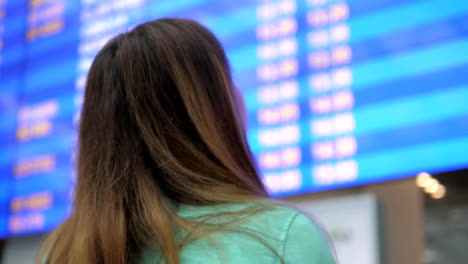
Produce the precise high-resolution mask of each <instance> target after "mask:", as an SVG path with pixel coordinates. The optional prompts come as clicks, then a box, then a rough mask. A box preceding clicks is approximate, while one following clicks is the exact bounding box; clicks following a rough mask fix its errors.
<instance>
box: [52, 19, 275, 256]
mask: <svg viewBox="0 0 468 264" xmlns="http://www.w3.org/2000/svg"><path fill="white" fill-rule="evenodd" d="M239 100H240V98H239V95H238V93H237V91H236V90H235V88H234V85H233V82H232V80H231V76H230V70H229V65H228V62H227V59H226V56H225V54H224V51H223V49H222V47H221V45H220V43H219V42H218V40H217V39H216V38H215V37H214V36H213V35H212V34H211V33H210V32H209V31H208V30H207V29H205V28H204V27H203V26H201V25H199V24H198V23H196V22H194V21H191V20H184V19H160V20H156V21H151V22H148V23H145V24H142V25H140V26H138V27H136V28H135V29H133V30H132V31H130V32H128V33H125V34H121V35H119V36H117V37H115V38H113V39H112V40H110V41H109V42H108V43H107V44H106V45H105V46H104V48H102V50H101V51H100V52H99V53H98V54H97V56H96V58H95V59H94V62H93V64H92V66H91V69H90V71H89V74H88V81H87V84H86V92H85V100H84V105H83V109H82V113H81V123H80V130H79V146H78V160H77V174H78V180H77V186H76V193H75V202H74V208H73V212H72V215H71V216H70V218H69V219H68V220H67V221H66V222H65V223H64V224H63V225H62V226H60V227H59V228H58V229H57V230H56V231H55V232H54V234H53V235H52V236H51V237H50V238H49V240H48V243H47V244H46V246H45V250H44V252H47V254H48V257H47V261H48V262H49V263H109V264H110V263H112V264H118V263H134V262H136V259H137V257H138V252H139V249H141V248H142V247H155V248H156V249H158V250H160V251H161V254H162V255H163V257H164V258H165V259H166V261H167V263H177V262H178V256H177V247H178V245H177V241H176V240H175V239H174V235H175V234H174V228H173V227H177V226H178V224H181V223H183V221H182V220H181V219H179V217H178V216H177V215H176V212H175V210H176V207H177V205H178V204H194V205H208V204H217V203H223V202H233V201H242V200H246V199H250V198H254V197H260V196H265V195H266V193H265V190H264V187H263V185H262V183H261V181H260V179H259V177H258V173H257V171H256V168H255V165H254V162H253V158H252V156H251V153H250V150H249V148H248V146H247V142H246V136H245V129H244V123H243V122H242V121H243V120H242V118H241V116H242V111H243V109H241V107H240V105H241V103H240V102H239Z"/></svg>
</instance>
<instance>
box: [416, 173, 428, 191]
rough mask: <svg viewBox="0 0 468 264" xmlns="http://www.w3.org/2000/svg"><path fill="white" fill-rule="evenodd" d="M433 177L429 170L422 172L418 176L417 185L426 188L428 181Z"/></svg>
mask: <svg viewBox="0 0 468 264" xmlns="http://www.w3.org/2000/svg"><path fill="white" fill-rule="evenodd" d="M430 179H432V177H431V175H430V174H429V173H427V172H421V173H419V174H418V176H416V185H417V186H418V187H420V188H424V186H426V184H427V183H426V182H427V181H428V180H430Z"/></svg>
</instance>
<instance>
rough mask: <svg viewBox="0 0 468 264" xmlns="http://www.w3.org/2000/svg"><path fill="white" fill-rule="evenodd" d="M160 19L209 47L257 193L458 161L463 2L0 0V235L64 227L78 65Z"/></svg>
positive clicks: (408, 172)
mask: <svg viewBox="0 0 468 264" xmlns="http://www.w3.org/2000/svg"><path fill="white" fill-rule="evenodd" d="M160 17H183V18H192V19H196V20H198V21H199V22H201V23H202V24H204V25H206V26H207V27H208V28H210V29H211V30H212V31H213V32H214V33H215V34H216V35H217V36H218V38H219V39H220V40H221V42H222V43H223V45H224V47H225V48H226V51H227V53H228V56H229V59H230V62H231V66H232V69H233V71H234V77H235V82H236V85H237V86H238V87H239V88H240V89H241V90H242V92H243V94H244V97H245V100H246V106H247V110H248V120H249V121H248V123H249V132H248V136H249V143H250V145H251V147H252V150H253V152H254V154H255V156H256V158H257V162H258V166H259V168H260V169H261V171H262V177H263V179H264V182H265V184H266V186H267V187H268V189H269V191H270V192H271V194H272V195H273V196H285V195H292V194H297V193H304V192H314V191H323V190H329V189H334V188H343V187H348V186H355V185H360V184H368V183H373V182H380V181H387V180H392V179H397V178H402V177H408V176H412V175H414V174H415V173H418V172H420V171H429V172H437V171H445V170H453V169H458V168H465V167H467V166H468V155H466V154H465V150H466V149H468V133H467V132H468V1H457V0H276V1H273V0H263V1H260V0H259V1H252V0H225V1H224V0H219V1H214V0H177V1H173V0H154V1H151V0H127V1H124V0H82V1H78V0H74V1H73V0H70V1H66V0H0V237H9V236H16V235H21V234H29V233H36V232H41V231H46V230H51V229H52V228H54V227H56V226H57V225H58V224H59V223H60V222H61V221H63V220H64V219H65V218H66V217H67V216H68V214H69V212H70V207H71V199H72V190H73V183H74V182H75V173H74V165H73V159H74V150H75V145H76V128H77V121H78V119H79V113H80V108H81V105H82V101H83V92H84V83H85V79H86V74H87V71H88V69H89V67H90V64H91V62H92V59H93V57H94V56H95V55H96V53H97V52H98V50H99V49H100V48H101V47H102V46H103V45H104V43H106V41H107V40H108V39H110V38H111V37H112V36H114V35H116V34H118V33H120V32H124V31H127V30H130V29H132V28H133V27H134V26H135V25H136V24H139V23H141V22H145V21H148V20H152V19H155V18H160Z"/></svg>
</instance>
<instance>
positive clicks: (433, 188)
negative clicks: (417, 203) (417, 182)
mask: <svg viewBox="0 0 468 264" xmlns="http://www.w3.org/2000/svg"><path fill="white" fill-rule="evenodd" d="M428 181H429V183H430V184H429V185H427V186H426V187H424V191H425V192H426V193H430V194H432V193H435V192H437V190H438V189H439V187H440V186H441V185H440V183H439V181H437V180H436V179H430V180H428Z"/></svg>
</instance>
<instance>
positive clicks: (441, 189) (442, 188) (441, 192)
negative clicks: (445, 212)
mask: <svg viewBox="0 0 468 264" xmlns="http://www.w3.org/2000/svg"><path fill="white" fill-rule="evenodd" d="M446 193H447V189H445V186H443V185H439V188H438V189H437V191H436V192H435V193H433V194H431V197H432V198H434V199H441V198H444V196H445V194H446Z"/></svg>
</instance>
